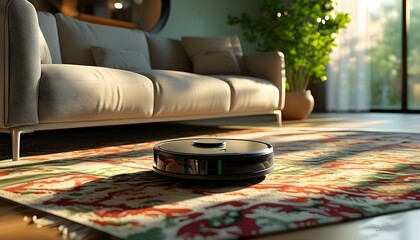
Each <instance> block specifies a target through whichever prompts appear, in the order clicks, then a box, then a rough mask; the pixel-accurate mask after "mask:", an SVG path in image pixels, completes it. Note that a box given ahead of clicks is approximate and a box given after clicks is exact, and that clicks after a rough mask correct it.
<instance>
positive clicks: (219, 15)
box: [159, 0, 260, 53]
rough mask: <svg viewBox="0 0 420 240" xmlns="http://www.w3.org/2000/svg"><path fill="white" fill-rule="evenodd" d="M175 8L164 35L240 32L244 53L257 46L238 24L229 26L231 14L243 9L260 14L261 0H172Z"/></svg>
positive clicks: (171, 36)
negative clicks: (250, 41)
mask: <svg viewBox="0 0 420 240" xmlns="http://www.w3.org/2000/svg"><path fill="white" fill-rule="evenodd" d="M170 1H171V3H170V4H171V9H170V13H169V19H168V22H167V23H166V25H165V27H164V28H163V29H162V31H161V32H160V33H159V35H162V36H164V37H169V38H174V39H181V37H182V36H200V37H213V36H225V35H238V36H239V37H240V38H241V42H242V48H243V50H244V53H253V52H255V46H254V45H250V44H248V43H246V42H245V41H244V40H243V38H242V33H241V30H240V28H239V27H238V26H229V25H227V16H228V15H229V14H231V15H235V16H239V15H240V14H241V13H242V12H247V13H249V14H251V15H255V14H257V11H258V9H257V8H258V5H259V2H260V0H170Z"/></svg>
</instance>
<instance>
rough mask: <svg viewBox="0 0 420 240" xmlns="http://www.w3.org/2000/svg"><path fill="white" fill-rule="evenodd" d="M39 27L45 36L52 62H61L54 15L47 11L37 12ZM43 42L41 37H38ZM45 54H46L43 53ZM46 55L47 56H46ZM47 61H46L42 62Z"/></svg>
mask: <svg viewBox="0 0 420 240" xmlns="http://www.w3.org/2000/svg"><path fill="white" fill-rule="evenodd" d="M37 14H38V22H39V27H40V28H41V31H42V33H43V37H45V41H46V43H47V46H48V50H49V53H50V56H51V61H52V63H61V52H60V42H59V41H58V32H57V22H56V20H55V16H54V15H53V14H51V13H48V12H41V11H39V12H37ZM40 40H41V42H43V39H42V38H41V39H40ZM43 47H44V48H45V46H43ZM45 55H47V54H46V53H45ZM47 57H48V56H47ZM43 63H47V62H43Z"/></svg>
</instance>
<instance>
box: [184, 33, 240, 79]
mask: <svg viewBox="0 0 420 240" xmlns="http://www.w3.org/2000/svg"><path fill="white" fill-rule="evenodd" d="M182 45H183V46H184V49H185V51H186V53H187V55H188V57H189V58H190V60H191V61H192V63H193V72H194V73H198V74H235V75H237V74H242V73H243V71H242V69H241V64H240V61H238V59H241V58H242V49H241V48H240V47H238V46H237V44H235V46H234V45H233V40H232V37H216V38H206V37H183V38H182Z"/></svg>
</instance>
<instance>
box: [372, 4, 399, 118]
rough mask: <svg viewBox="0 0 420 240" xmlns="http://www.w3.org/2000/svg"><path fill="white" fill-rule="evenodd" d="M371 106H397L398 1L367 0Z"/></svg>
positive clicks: (396, 107) (381, 107)
mask: <svg viewBox="0 0 420 240" xmlns="http://www.w3.org/2000/svg"><path fill="white" fill-rule="evenodd" d="M369 14H370V18H369V20H370V22H368V23H367V24H368V25H369V33H368V34H369V35H370V43H371V48H370V49H371V50H370V60H371V64H370V65H371V108H372V109H392V110H394V109H395V110H400V109H401V79H402V78H401V56H402V48H401V46H402V1H400V0H376V1H369Z"/></svg>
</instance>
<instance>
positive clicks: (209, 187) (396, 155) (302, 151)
mask: <svg viewBox="0 0 420 240" xmlns="http://www.w3.org/2000/svg"><path fill="white" fill-rule="evenodd" d="M218 136H219V137H229V138H243V139H255V140H262V141H266V142H269V143H271V144H273V146H274V149H275V170H274V172H273V173H271V174H269V175H267V176H266V177H263V178H256V179H249V180H240V181H239V180H236V181H223V182H217V181H211V182H210V181H191V180H189V181H187V180H179V179H173V178H168V177H163V176H160V175H158V174H156V173H154V172H153V171H152V147H153V146H154V144H156V143H157V141H152V142H145V143H137V144H126V145H114V146H110V147H100V148H92V149H88V150H75V151H70V152H62V153H53V154H48V155H38V156H29V157H25V158H24V159H23V160H22V161H20V162H1V163H0V189H1V190H0V196H2V197H3V198H6V199H10V200H13V201H15V202H19V203H22V204H25V205H28V206H30V207H32V208H36V209H39V210H42V211H45V212H48V213H51V214H55V215H58V216H61V217H64V218H66V219H70V220H72V221H75V222H78V223H81V224H84V225H86V226H90V227H92V228H95V229H98V230H101V231H104V232H107V233H109V234H111V235H114V236H117V237H120V238H124V239H235V238H241V237H250V236H258V235H262V234H267V233H275V232H281V231H287V230H292V229H298V228H305V227H311V226H317V225H322V224H328V223H334V222H342V221H347V220H352V219H359V218H365V217H369V216H376V215H381V214H385V213H391V212H397V211H402V210H407V209H415V208H419V207H420V135H417V134H404V133H371V132H350V131H341V132H340V131H329V132H328V131H325V132H322V131H297V130H294V131H292V130H286V129H276V130H271V131H269V130H261V131H243V132H241V131H234V132H232V133H231V134H229V133H224V135H223V136H222V135H220V134H219V135H218Z"/></svg>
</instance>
